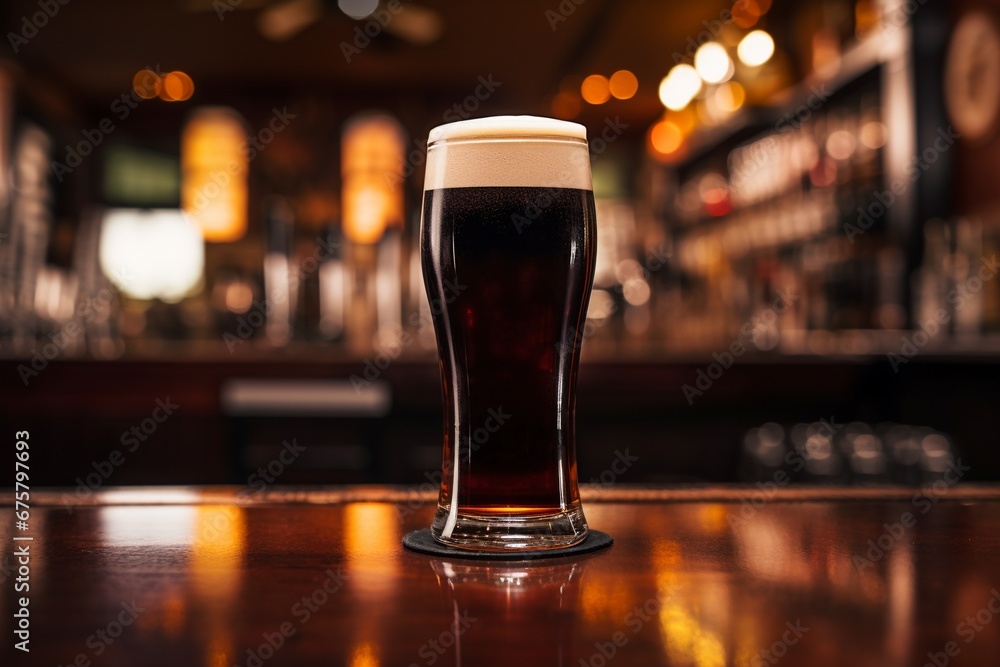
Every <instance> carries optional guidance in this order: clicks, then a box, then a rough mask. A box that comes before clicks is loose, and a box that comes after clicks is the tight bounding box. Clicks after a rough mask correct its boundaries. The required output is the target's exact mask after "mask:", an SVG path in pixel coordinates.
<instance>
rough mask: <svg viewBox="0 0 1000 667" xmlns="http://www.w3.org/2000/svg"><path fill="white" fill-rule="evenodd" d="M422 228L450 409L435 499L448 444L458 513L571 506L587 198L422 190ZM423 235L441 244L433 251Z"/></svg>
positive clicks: (589, 240) (589, 261)
mask: <svg viewBox="0 0 1000 667" xmlns="http://www.w3.org/2000/svg"><path fill="white" fill-rule="evenodd" d="M539 202H547V205H546V206H544V207H543V206H540V205H539ZM536 210H540V211H541V212H540V213H539V214H537V217H535V218H534V219H533V220H532V219H529V218H528V217H527V216H526V215H525V212H526V211H532V212H534V211H536ZM424 220H425V221H426V224H425V226H424V229H423V238H422V246H423V247H422V252H423V257H424V264H423V268H424V283H425V285H427V287H428V297H429V298H430V301H431V304H432V305H433V306H434V308H433V309H432V312H433V313H434V325H435V330H436V333H437V341H438V348H439V349H440V350H443V351H446V354H444V355H443V356H442V359H441V362H442V365H443V366H442V378H443V382H444V384H445V391H444V393H445V396H446V404H450V403H451V402H452V401H453V400H454V401H457V402H456V407H455V408H454V409H447V407H448V406H447V405H446V410H445V427H444V429H445V451H444V456H443V459H444V470H443V473H444V486H445V489H444V490H443V493H444V494H445V495H447V496H449V497H452V498H455V497H456V494H455V492H454V490H453V489H451V487H450V485H451V482H452V479H453V478H454V474H453V470H451V467H452V462H453V460H454V456H453V455H454V451H453V450H452V447H454V446H456V445H457V446H458V448H459V457H458V459H459V466H461V468H462V469H461V470H459V475H458V480H459V481H458V489H457V500H458V503H459V506H460V508H461V509H462V510H463V511H467V512H470V513H474V514H482V515H491V514H492V515H509V514H511V513H515V514H521V515H543V514H553V513H556V512H559V511H562V510H563V509H565V508H566V505H567V504H575V503H578V501H579V497H578V494H577V492H576V489H577V484H576V460H575V447H574V444H575V442H574V438H575V432H574V421H575V420H574V413H575V407H576V406H575V395H576V394H575V392H574V391H573V390H572V389H571V387H573V386H575V384H576V372H577V366H578V362H579V345H578V340H577V332H578V331H582V330H583V324H584V318H585V317H586V305H587V299H588V295H589V293H590V286H591V283H592V282H593V272H594V238H595V236H596V231H595V222H594V220H595V218H594V201H593V193H591V192H589V191H585V190H572V189H551V188H526V187H498V188H453V189H445V190H432V191H430V192H427V193H425V195H424ZM525 221H528V222H525ZM434 237H437V238H441V239H450V240H451V242H450V243H440V244H437V245H436V246H435V245H434V244H432V243H431V242H430V240H431V239H432V238H434ZM449 286H450V287H449ZM455 379H457V380H458V382H459V383H460V386H459V387H456V386H455V384H454V381H455ZM463 384H464V386H462V385H463ZM454 433H457V438H458V439H457V442H452V440H451V435H452V434H454Z"/></svg>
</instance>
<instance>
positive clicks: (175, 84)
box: [160, 71, 194, 102]
mask: <svg viewBox="0 0 1000 667" xmlns="http://www.w3.org/2000/svg"><path fill="white" fill-rule="evenodd" d="M193 94H194V81H192V80H191V77H189V76H188V75H187V74H186V73H184V72H181V71H176V72H170V73H169V74H167V75H166V76H164V77H163V85H162V86H161V90H160V98H161V99H163V100H166V101H167V102H183V101H184V100H187V99H190V98H191V95H193Z"/></svg>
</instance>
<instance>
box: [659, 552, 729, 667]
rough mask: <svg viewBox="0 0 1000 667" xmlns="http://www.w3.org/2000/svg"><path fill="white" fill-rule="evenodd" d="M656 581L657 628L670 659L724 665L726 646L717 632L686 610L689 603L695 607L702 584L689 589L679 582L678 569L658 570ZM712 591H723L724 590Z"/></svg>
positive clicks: (706, 665) (705, 666)
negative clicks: (658, 625) (658, 624)
mask: <svg viewBox="0 0 1000 667" xmlns="http://www.w3.org/2000/svg"><path fill="white" fill-rule="evenodd" d="M657 584H658V586H657V589H658V596H659V598H660V601H661V604H660V614H659V620H660V631H661V632H662V634H663V644H664V646H665V648H666V652H667V657H668V658H669V659H670V662H671V663H672V664H693V665H697V666H698V667H723V665H725V664H726V650H725V648H724V647H723V645H722V640H721V639H720V638H719V635H718V634H717V633H715V632H711V631H710V630H707V629H706V628H705V627H704V626H703V624H702V622H701V620H700V619H699V618H698V617H697V616H695V615H694V614H692V613H691V611H689V607H696V605H695V604H694V603H695V602H697V597H699V593H698V591H700V590H701V587H697V588H694V587H692V588H691V589H688V585H689V584H688V582H684V583H682V582H681V581H680V576H679V575H678V573H676V572H671V571H665V572H661V573H660V574H659V575H658V577H657ZM723 588H724V587H723ZM714 593H724V590H723V591H715V592H714Z"/></svg>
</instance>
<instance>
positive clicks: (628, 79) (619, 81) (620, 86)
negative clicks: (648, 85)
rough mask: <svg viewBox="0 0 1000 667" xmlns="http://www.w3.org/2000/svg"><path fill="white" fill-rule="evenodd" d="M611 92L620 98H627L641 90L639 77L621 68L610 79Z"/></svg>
mask: <svg viewBox="0 0 1000 667" xmlns="http://www.w3.org/2000/svg"><path fill="white" fill-rule="evenodd" d="M608 88H609V89H610V91H611V94H612V95H613V96H614V97H616V98H618V99H619V100H627V99H629V98H630V97H632V96H633V95H635V93H636V91H637V90H639V79H637V78H635V74H632V72H630V71H628V70H627V69H620V70H618V71H617V72H615V73H614V74H612V75H611V79H610V80H609V81H608Z"/></svg>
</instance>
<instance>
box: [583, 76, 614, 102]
mask: <svg viewBox="0 0 1000 667" xmlns="http://www.w3.org/2000/svg"><path fill="white" fill-rule="evenodd" d="M580 96H581V97H583V99H584V100H586V101H587V102H588V103H590V104H604V103H605V102H607V101H608V100H609V99H610V98H611V90H610V88H609V84H608V77H606V76H602V75H600V74H591V75H590V76H588V77H587V78H586V79H584V80H583V83H582V84H581V85H580Z"/></svg>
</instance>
